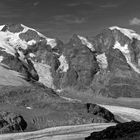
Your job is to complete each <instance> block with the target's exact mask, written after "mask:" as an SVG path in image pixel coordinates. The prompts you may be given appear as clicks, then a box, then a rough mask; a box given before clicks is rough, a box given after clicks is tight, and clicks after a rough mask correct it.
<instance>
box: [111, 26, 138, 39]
mask: <svg viewBox="0 0 140 140" xmlns="http://www.w3.org/2000/svg"><path fill="white" fill-rule="evenodd" d="M109 29H110V30H115V29H116V30H119V31H120V32H121V33H123V34H124V35H125V36H127V37H128V38H129V39H133V38H136V39H138V40H140V35H139V34H137V33H136V32H135V31H134V30H131V29H126V28H120V27H118V26H112V27H110V28H109Z"/></svg>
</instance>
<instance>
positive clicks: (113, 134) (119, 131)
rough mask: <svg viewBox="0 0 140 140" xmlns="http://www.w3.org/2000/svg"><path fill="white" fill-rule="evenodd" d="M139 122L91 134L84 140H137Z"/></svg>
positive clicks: (139, 127)
mask: <svg viewBox="0 0 140 140" xmlns="http://www.w3.org/2000/svg"><path fill="white" fill-rule="evenodd" d="M139 139H140V122H135V121H132V122H127V123H120V124H117V125H116V126H111V127H108V128H107V129H105V130H103V131H100V132H93V133H92V134H91V136H89V137H88V138H85V140H139Z"/></svg>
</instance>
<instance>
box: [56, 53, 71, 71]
mask: <svg viewBox="0 0 140 140" xmlns="http://www.w3.org/2000/svg"><path fill="white" fill-rule="evenodd" d="M58 60H59V62H60V66H59V69H60V70H62V72H67V70H68V69H69V65H68V63H67V61H66V58H65V56H64V55H61V56H60V57H59V58H58Z"/></svg>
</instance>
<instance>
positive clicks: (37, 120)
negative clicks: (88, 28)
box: [0, 24, 140, 132]
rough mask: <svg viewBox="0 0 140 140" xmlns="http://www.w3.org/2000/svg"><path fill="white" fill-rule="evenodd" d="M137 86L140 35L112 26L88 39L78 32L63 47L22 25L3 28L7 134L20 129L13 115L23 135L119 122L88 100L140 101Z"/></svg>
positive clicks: (1, 88)
mask: <svg viewBox="0 0 140 140" xmlns="http://www.w3.org/2000/svg"><path fill="white" fill-rule="evenodd" d="M139 85H140V35H139V34H137V33H136V32H135V31H133V30H130V29H125V28H120V27H117V26H113V27H109V28H107V29H104V30H103V31H101V33H99V34H98V35H96V36H94V37H93V38H90V39H89V38H86V37H83V36H80V35H76V34H74V35H73V36H72V37H71V38H70V40H69V42H67V43H63V42H62V41H61V40H59V39H53V38H49V37H46V36H45V35H43V34H41V33H40V32H38V31H37V30H35V29H33V28H30V27H27V26H25V25H23V24H7V25H1V26H0V104H1V108H0V110H1V113H0V115H1V120H2V121H1V122H0V123H1V128H3V126H7V125H8V130H7V129H6V130H5V129H4V132H17V131H19V130H21V129H19V126H18V125H17V123H16V125H14V126H13V125H12V127H11V125H10V124H11V122H10V121H9V120H8V119H7V118H8V117H9V116H10V118H11V120H14V121H15V120H16V119H18V120H19V122H18V124H20V123H21V122H23V123H21V124H24V125H23V129H22V131H23V130H26V131H31V130H38V129H42V128H46V127H52V126H61V125H72V124H85V123H94V122H115V123H119V122H120V120H117V119H116V117H115V115H113V114H112V113H111V112H110V111H108V110H107V109H105V108H103V107H100V106H99V105H97V103H98V102H97V101H96V102H94V104H93V103H89V102H88V101H89V100H90V101H91V100H92V99H94V98H102V99H103V98H106V99H110V100H111V99H112V100H113V99H119V98H132V99H133V98H134V99H135V98H139V97H140V86H139ZM84 99H89V100H88V101H87V100H84ZM82 101H83V102H82ZM9 110H12V111H9ZM9 114H10V115H9ZM13 114H14V115H13ZM56 116H57V117H56ZM5 118H6V119H5ZM16 122H17V121H16ZM9 126H10V127H9ZM25 126H26V127H27V129H26V127H25ZM20 127H21V128H22V125H20ZM6 128H7V127H6Z"/></svg>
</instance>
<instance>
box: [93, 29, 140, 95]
mask: <svg viewBox="0 0 140 140" xmlns="http://www.w3.org/2000/svg"><path fill="white" fill-rule="evenodd" d="M139 39H140V36H139V35H138V34H136V33H135V32H134V31H132V30H128V29H122V28H119V27H111V28H110V29H108V30H105V31H103V33H101V34H99V35H97V36H96V37H95V38H94V39H93V44H94V47H95V50H96V52H97V59H98V56H101V55H103V59H104V60H105V58H106V61H105V62H103V61H102V60H101V61H100V62H99V63H100V65H101V66H100V71H99V72H98V74H97V75H96V76H95V78H94V80H93V89H95V92H96V91H98V93H97V95H99V94H100V95H102V96H107V97H108V96H109V97H140V95H139V92H140V89H139V86H138V85H139V82H140V76H139V71H140V68H139V43H140V40H139ZM101 57H102V56H101ZM105 64H106V67H105V66H104V65H105Z"/></svg>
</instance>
